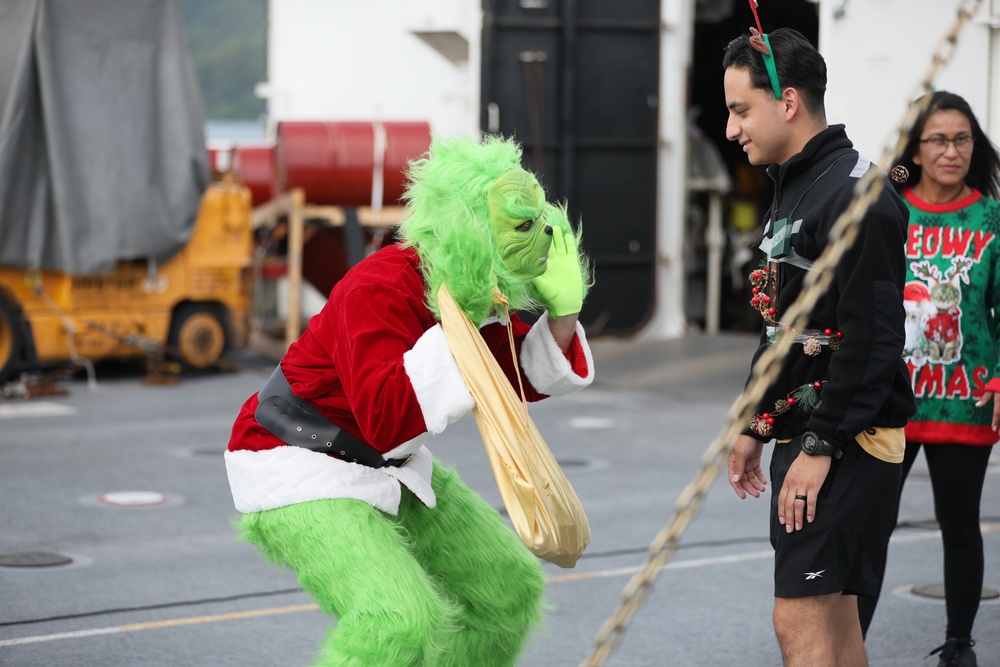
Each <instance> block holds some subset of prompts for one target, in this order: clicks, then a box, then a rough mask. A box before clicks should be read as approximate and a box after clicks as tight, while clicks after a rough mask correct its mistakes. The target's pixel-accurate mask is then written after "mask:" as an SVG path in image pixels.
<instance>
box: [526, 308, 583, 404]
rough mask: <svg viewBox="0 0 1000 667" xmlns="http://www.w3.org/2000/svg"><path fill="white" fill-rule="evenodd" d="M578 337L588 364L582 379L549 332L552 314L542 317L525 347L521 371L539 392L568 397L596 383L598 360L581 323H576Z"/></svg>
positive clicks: (536, 323)
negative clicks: (591, 349) (592, 351)
mask: <svg viewBox="0 0 1000 667" xmlns="http://www.w3.org/2000/svg"><path fill="white" fill-rule="evenodd" d="M576 336H577V338H579V340H580V347H581V348H582V349H583V354H584V358H585V359H586V360H587V375H586V376H585V377H581V376H579V375H577V374H576V373H574V372H573V367H572V365H570V363H569V359H567V358H566V355H565V354H563V352H562V350H560V349H559V345H558V344H557V343H556V339H555V338H554V337H553V336H552V332H551V331H550V330H549V314H548V313H542V316H541V317H540V318H538V321H537V322H535V324H534V326H532V327H531V331H529V332H528V335H527V336H525V337H524V343H523V344H522V345H521V368H523V369H524V375H525V377H527V378H528V381H529V382H531V386H533V387H534V388H535V389H536V390H537V391H539V392H541V393H543V394H548V395H549V396H564V395H566V394H570V393H572V392H574V391H577V390H579V389H583V388H584V387H586V386H587V385H589V384H590V383H591V382H593V381H594V358H593V356H592V355H591V353H590V345H588V344H587V336H586V334H584V332H583V327H582V326H580V323H579V322H577V323H576Z"/></svg>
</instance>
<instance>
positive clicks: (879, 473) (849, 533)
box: [771, 440, 903, 598]
mask: <svg viewBox="0 0 1000 667" xmlns="http://www.w3.org/2000/svg"><path fill="white" fill-rule="evenodd" d="M793 442H794V443H795V444H792V443H776V444H775V446H774V453H773V454H772V456H771V480H772V484H773V487H772V489H771V494H772V495H771V546H773V547H774V595H775V597H782V598H797V597H807V596H810V595H826V594H828V593H847V594H851V595H877V594H878V592H879V589H880V588H881V587H882V577H883V575H884V574H885V560H886V552H887V550H888V546H889V537H890V535H892V529H893V527H894V524H895V521H896V505H897V503H898V502H899V484H900V479H901V475H902V469H903V467H902V466H901V465H900V464H898V463H886V462H885V461H881V460H879V459H877V458H875V457H874V456H872V455H871V454H869V453H868V452H866V451H865V450H864V449H862V448H861V445H859V444H858V443H857V442H854V441H852V442H851V443H849V444H848V445H847V447H846V448H845V449H844V454H843V456H842V457H841V458H840V459H833V463H832V465H831V466H830V473H829V475H827V478H826V481H825V482H824V483H823V487H822V488H821V489H820V492H819V498H818V499H817V502H816V518H815V520H814V521H813V522H812V523H809V522H808V521H803V524H802V525H803V529H802V530H797V531H794V532H792V533H787V532H785V527H784V526H782V525H781V524H779V523H778V496H779V494H780V493H781V485H782V484H783V483H784V481H785V473H786V472H787V470H788V467H789V466H790V465H791V464H792V461H794V460H795V457H797V456H798V455H799V452H801V451H802V450H801V449H800V448H799V446H798V440H794V441H793Z"/></svg>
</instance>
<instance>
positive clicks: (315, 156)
mask: <svg viewBox="0 0 1000 667" xmlns="http://www.w3.org/2000/svg"><path fill="white" fill-rule="evenodd" d="M277 137H278V138H277V164H278V167H277V168H278V184H279V188H280V190H281V191H282V192H285V191H288V190H291V189H293V188H302V189H303V190H304V191H305V198H306V201H307V202H309V203H311V204H323V205H329V206H370V205H371V204H372V196H373V188H372V185H373V184H375V185H376V186H378V185H381V190H382V203H383V204H385V205H394V204H398V203H399V198H400V196H402V194H403V190H404V188H405V187H406V177H405V175H404V174H405V171H406V168H407V162H408V161H409V160H412V159H414V158H417V157H420V156H421V155H423V154H424V153H425V152H426V151H427V149H428V148H430V143H431V129H430V124H429V123H426V122H422V121H419V122H387V121H386V122H381V121H363V122H361V121H356V122H332V121H327V122H323V121H282V122H280V123H278V127H277ZM380 173H381V183H380V182H379V181H378V180H376V179H377V178H378V174H380ZM374 194H376V195H377V188H376V191H375V193H374Z"/></svg>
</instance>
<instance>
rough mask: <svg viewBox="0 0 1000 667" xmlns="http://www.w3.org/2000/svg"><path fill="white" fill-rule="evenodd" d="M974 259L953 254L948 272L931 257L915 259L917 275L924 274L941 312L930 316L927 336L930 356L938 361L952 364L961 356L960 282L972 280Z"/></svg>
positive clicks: (914, 267) (927, 323) (937, 307)
mask: <svg viewBox="0 0 1000 667" xmlns="http://www.w3.org/2000/svg"><path fill="white" fill-rule="evenodd" d="M971 268H972V260H971V259H970V258H968V257H953V258H952V259H951V267H950V268H948V269H946V270H945V272H944V275H943V276H942V275H941V271H940V270H939V269H938V267H936V266H934V265H932V264H931V263H930V262H929V261H927V260H923V261H921V262H913V263H912V264H910V269H911V270H912V271H913V275H915V276H916V277H918V278H923V279H924V280H925V281H926V282H927V288H928V289H929V290H930V300H931V304H933V305H934V307H935V308H936V309H937V313H936V314H934V315H932V316H931V317H928V318H927V322H926V323H925V325H924V338H925V339H926V340H927V358H928V361H931V362H934V363H944V364H950V363H954V362H955V361H957V360H958V359H959V356H960V352H961V350H962V327H961V319H962V310H961V309H960V308H959V304H960V303H961V302H962V289H961V287H959V282H960V281H961V282H964V283H966V284H968V283H969V269H971Z"/></svg>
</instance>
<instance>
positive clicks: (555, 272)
mask: <svg viewBox="0 0 1000 667" xmlns="http://www.w3.org/2000/svg"><path fill="white" fill-rule="evenodd" d="M532 283H533V284H534V286H535V289H536V290H538V296H539V297H541V299H542V301H543V302H545V305H546V306H547V307H548V311H549V314H550V315H552V316H553V317H563V316H564V315H574V314H576V313H579V312H580V309H581V308H583V275H582V274H581V273H580V258H579V256H578V254H577V251H576V239H575V238H574V237H573V235H572V234H571V233H568V232H565V231H563V229H562V227H560V226H559V225H552V245H551V246H550V247H549V259H548V262H547V264H546V267H545V273H543V274H542V275H540V276H538V277H537V278H535V279H533V280H532Z"/></svg>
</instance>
